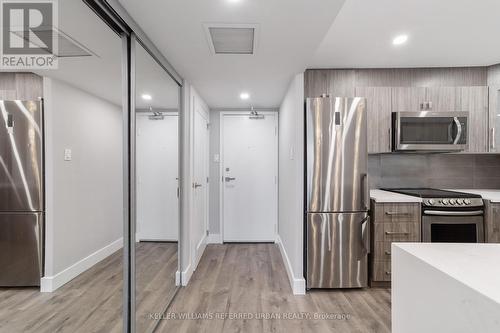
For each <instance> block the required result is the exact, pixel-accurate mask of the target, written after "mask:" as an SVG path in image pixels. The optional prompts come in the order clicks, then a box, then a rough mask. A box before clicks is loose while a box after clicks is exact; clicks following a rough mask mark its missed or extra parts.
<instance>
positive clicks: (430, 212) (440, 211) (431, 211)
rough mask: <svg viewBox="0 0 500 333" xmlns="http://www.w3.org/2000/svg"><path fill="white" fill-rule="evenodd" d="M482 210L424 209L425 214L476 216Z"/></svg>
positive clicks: (481, 213) (480, 213)
mask: <svg viewBox="0 0 500 333" xmlns="http://www.w3.org/2000/svg"><path fill="white" fill-rule="evenodd" d="M483 213H484V212H483V211H482V210H473V211H469V212H447V211H442V210H424V214H425V215H438V216H477V215H483Z"/></svg>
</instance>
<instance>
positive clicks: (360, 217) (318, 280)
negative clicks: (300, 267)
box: [307, 212, 370, 289]
mask: <svg viewBox="0 0 500 333" xmlns="http://www.w3.org/2000/svg"><path fill="white" fill-rule="evenodd" d="M369 237H370V220H369V216H368V213H366V212H362V213H311V214H308V215H307V288H308V289H309V288H362V287H366V286H367V285H368V259H367V257H368V252H369V249H370V244H369Z"/></svg>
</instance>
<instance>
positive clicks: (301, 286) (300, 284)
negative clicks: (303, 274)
mask: <svg viewBox="0 0 500 333" xmlns="http://www.w3.org/2000/svg"><path fill="white" fill-rule="evenodd" d="M276 243H277V244H278V247H279V249H280V252H281V257H282V258H283V261H284V262H285V268H286V273H287V275H288V280H289V281H290V286H291V287H292V292H293V294H294V295H305V294H306V280H305V279H304V278H299V279H297V278H295V275H294V274H293V269H292V264H291V263H290V259H289V258H288V255H287V253H286V250H285V247H284V246H283V242H282V241H281V237H280V236H279V235H278V236H277V237H276Z"/></svg>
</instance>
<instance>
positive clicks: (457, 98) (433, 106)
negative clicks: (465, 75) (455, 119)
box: [424, 87, 462, 112]
mask: <svg viewBox="0 0 500 333" xmlns="http://www.w3.org/2000/svg"><path fill="white" fill-rule="evenodd" d="M425 90H426V91H425V101H424V109H427V110H430V111H437V112H440V111H443V112H446V111H460V108H461V94H462V88H461V87H429V88H425Z"/></svg>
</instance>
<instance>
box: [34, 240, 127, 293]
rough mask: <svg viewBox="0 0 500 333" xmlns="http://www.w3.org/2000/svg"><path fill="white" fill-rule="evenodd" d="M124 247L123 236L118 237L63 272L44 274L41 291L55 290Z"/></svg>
mask: <svg viewBox="0 0 500 333" xmlns="http://www.w3.org/2000/svg"><path fill="white" fill-rule="evenodd" d="M122 247H123V238H120V239H117V240H116V241H114V242H112V243H111V244H109V245H106V246H105V247H103V248H102V249H99V250H97V251H96V252H94V253H92V254H91V255H89V256H88V257H85V258H83V259H82V260H80V261H78V262H76V263H75V264H73V265H71V266H70V267H68V268H66V269H65V270H63V271H62V272H59V273H57V274H56V275H53V276H44V277H43V278H42V279H41V281H40V291H41V292H49V293H50V292H53V291H55V290H56V289H58V288H59V287H61V286H62V285H64V284H66V283H68V282H69V281H71V280H73V279H74V278H75V277H77V276H78V275H80V274H81V273H83V272H85V271H86V270H87V269H89V268H90V267H92V266H94V265H95V264H97V263H98V262H100V261H102V260H103V259H105V258H107V257H108V256H110V255H111V254H113V253H115V252H116V251H118V250H119V249H121V248H122Z"/></svg>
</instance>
